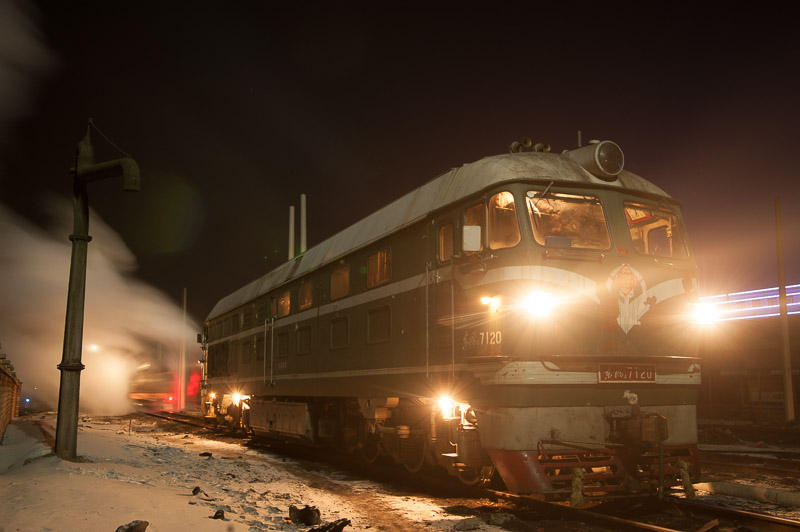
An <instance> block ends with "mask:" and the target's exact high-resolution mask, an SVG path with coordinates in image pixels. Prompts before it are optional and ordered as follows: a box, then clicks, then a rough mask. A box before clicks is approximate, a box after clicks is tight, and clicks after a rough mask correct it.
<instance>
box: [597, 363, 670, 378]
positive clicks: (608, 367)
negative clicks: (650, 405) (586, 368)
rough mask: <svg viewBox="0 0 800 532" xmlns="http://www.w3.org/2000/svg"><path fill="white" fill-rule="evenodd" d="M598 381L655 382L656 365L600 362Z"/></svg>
mask: <svg viewBox="0 0 800 532" xmlns="http://www.w3.org/2000/svg"><path fill="white" fill-rule="evenodd" d="M597 381H598V382H656V367H655V366H645V365H626V364H600V366H599V367H598V369H597Z"/></svg>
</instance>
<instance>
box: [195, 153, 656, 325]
mask: <svg viewBox="0 0 800 532" xmlns="http://www.w3.org/2000/svg"><path fill="white" fill-rule="evenodd" d="M524 180H537V181H554V182H555V183H572V184H586V185H589V186H603V187H605V188H612V189H619V190H626V191H631V192H640V193H641V192H643V193H646V194H650V195H655V196H661V197H663V198H670V196H669V195H668V194H667V193H666V192H664V191H663V190H661V188H659V187H657V186H656V185H654V184H653V183H651V182H649V181H647V180H646V179H644V178H643V177H640V176H638V175H636V174H633V173H631V172H628V171H626V170H623V171H622V172H621V173H620V174H619V176H617V179H616V180H615V181H611V182H609V181H603V180H601V179H598V178H597V177H595V176H594V175H592V174H590V173H589V172H588V171H586V170H585V169H584V168H583V167H581V166H580V165H579V164H577V163H576V162H574V161H573V160H572V159H570V158H569V157H567V156H566V155H564V154H553V153H541V152H523V153H511V154H504V155H494V156H490V157H484V158H483V159H480V160H478V161H475V162H472V163H467V164H464V165H462V166H459V167H457V168H453V169H452V170H450V171H448V172H446V173H444V174H442V175H440V176H439V177H437V178H435V179H433V180H431V181H429V182H428V183H425V184H424V185H422V186H421V187H419V188H416V189H414V190H412V191H411V192H409V193H408V194H406V195H404V196H402V197H400V198H398V199H396V200H395V201H393V202H392V203H390V204H388V205H386V206H385V207H383V208H381V209H378V210H377V211H375V212H373V213H372V214H370V215H369V216H367V217H366V218H364V219H362V220H360V221H358V222H356V223H354V224H353V225H351V226H350V227H348V228H346V229H343V230H342V231H340V232H338V233H336V234H335V235H333V236H331V237H330V238H328V239H327V240H324V241H322V242H320V243H319V244H317V245H316V246H314V247H312V248H310V249H308V250H307V251H306V252H305V253H304V254H302V255H301V256H299V257H297V258H295V259H293V260H291V261H288V262H286V263H284V264H282V265H281V266H278V267H277V268H275V269H274V270H272V271H271V272H269V273H267V274H266V275H263V276H262V277H259V278H258V279H256V280H255V281H252V282H250V283H248V284H247V285H245V286H243V287H242V288H240V289H238V290H236V291H235V292H233V293H231V294H229V295H227V296H225V297H223V298H222V299H220V300H219V301H218V302H217V304H216V305H214V308H213V309H212V310H211V312H210V313H209V315H208V318H207V319H213V318H216V317H218V316H220V315H222V314H224V313H226V312H229V311H231V310H233V309H235V308H237V307H239V306H241V305H244V304H245V303H247V302H248V301H251V300H253V299H255V298H257V297H259V296H262V295H264V294H266V293H267V292H269V291H270V290H272V289H273V288H275V287H276V286H279V285H281V284H283V283H285V282H287V281H290V280H292V279H296V278H298V277H302V276H303V275H306V274H308V273H310V272H311V271H313V270H315V269H317V268H319V267H320V266H323V265H325V264H329V263H331V262H333V261H335V260H337V259H339V258H341V257H343V256H345V255H347V254H348V253H350V252H352V251H354V250H356V249H358V248H360V247H363V246H365V245H368V244H370V243H372V242H375V241H376V240H379V239H381V238H383V237H384V236H386V235H388V234H390V233H392V232H394V231H397V230H398V229H401V228H403V227H406V226H408V225H410V224H413V223H414V222H417V221H419V220H422V219H423V218H425V216H427V215H428V214H429V213H431V212H433V211H436V210H438V209H440V208H442V207H445V206H447V205H449V204H451V203H454V202H456V201H458V200H460V199H462V198H466V197H467V196H470V195H472V194H475V193H478V192H480V191H481V190H483V189H485V188H489V187H492V186H494V185H497V184H500V183H505V182H513V181H524Z"/></svg>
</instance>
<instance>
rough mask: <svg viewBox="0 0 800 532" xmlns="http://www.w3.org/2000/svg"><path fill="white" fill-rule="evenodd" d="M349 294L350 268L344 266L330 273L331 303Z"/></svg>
mask: <svg viewBox="0 0 800 532" xmlns="http://www.w3.org/2000/svg"><path fill="white" fill-rule="evenodd" d="M349 293H350V266H349V265H347V264H345V265H343V266H340V267H338V268H336V269H335V270H333V271H332V272H331V301H333V300H334V299H341V298H343V297H344V296H346V295H347V294H349Z"/></svg>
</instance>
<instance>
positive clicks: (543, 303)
mask: <svg viewBox="0 0 800 532" xmlns="http://www.w3.org/2000/svg"><path fill="white" fill-rule="evenodd" d="M557 306H558V299H557V298H556V297H555V296H554V295H553V294H549V293H547V292H540V291H538V290H537V291H535V292H531V293H530V294H528V295H527V296H526V297H525V298H524V299H523V300H522V303H521V304H520V308H522V309H523V310H525V312H527V313H528V315H530V316H531V317H533V318H546V317H548V316H549V315H550V314H552V313H553V310H555V308H556V307H557Z"/></svg>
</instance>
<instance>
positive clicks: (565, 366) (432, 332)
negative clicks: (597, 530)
mask: <svg viewBox="0 0 800 532" xmlns="http://www.w3.org/2000/svg"><path fill="white" fill-rule="evenodd" d="M525 148H526V146H525V145H522V144H519V143H515V144H514V145H512V150H511V153H508V154H503V155H496V156H490V157H486V158H483V159H480V160H478V161H476V162H472V163H468V164H464V165H462V166H459V167H457V168H453V169H452V170H450V171H448V172H446V173H445V174H443V175H441V176H439V177H437V178H435V179H433V180H432V181H429V182H428V183H426V184H425V185H423V186H421V187H419V188H417V189H415V190H413V191H411V192H409V193H408V194H406V195H405V196H403V197H401V198H399V199H397V200H396V201H394V202H393V203H390V204H389V205H387V206H385V207H383V208H381V209H379V210H378V211H376V212H374V213H373V214H371V215H369V216H367V217H366V218H364V219H363V220H361V221H359V222H357V223H355V224H353V225H352V226H350V227H348V228H346V229H344V230H342V231H341V232H339V233H337V234H335V235H334V236H332V237H330V238H329V239H327V240H325V241H324V242H321V243H320V244H318V245H316V246H314V247H311V248H310V249H308V250H307V251H305V252H303V253H302V254H300V255H299V256H297V257H296V258H294V259H292V260H289V261H288V262H286V263H285V264H283V265H281V266H280V267H278V268H276V269H275V270H273V271H271V272H269V273H267V274H266V275H264V276H263V277H261V278H259V279H256V280H255V281H253V282H251V283H249V284H248V285H246V286H244V287H242V288H240V289H239V290H236V291H235V292H233V293H232V294H229V295H227V296H225V297H223V298H222V299H221V300H219V302H218V303H217V304H216V305H215V306H214V308H213V309H212V311H211V312H210V314H209V315H208V318H207V320H206V322H205V326H204V332H203V333H202V335H201V339H202V342H203V353H204V354H203V360H202V362H203V368H204V374H203V380H202V397H203V412H204V414H205V415H206V416H207V417H209V418H216V419H217V420H218V421H219V422H224V423H230V424H232V425H234V426H235V427H238V428H241V429H244V430H246V431H249V432H251V433H253V434H255V435H262V436H271V437H278V438H284V439H297V440H302V441H306V442H309V443H313V444H315V445H323V446H330V447H334V448H337V449H343V450H347V451H350V452H356V453H360V454H361V455H362V456H363V457H364V459H365V460H367V461H372V460H375V459H377V458H378V457H379V456H381V455H388V456H390V457H392V458H393V459H394V460H396V461H397V462H398V463H399V464H401V465H402V466H403V467H405V468H406V469H408V470H410V471H417V470H419V469H420V468H421V467H423V466H424V465H425V464H431V465H439V466H442V467H444V468H446V469H447V470H448V471H449V472H450V473H451V474H453V475H455V476H457V477H458V478H459V479H461V481H462V482H465V483H467V484H477V483H483V482H487V481H489V480H490V479H491V478H492V477H493V476H494V475H496V474H499V477H500V478H501V479H502V481H503V482H504V483H505V485H506V487H507V488H508V489H510V490H512V491H514V492H518V493H531V494H539V495H541V496H543V497H546V498H553V499H559V498H571V500H572V501H573V502H574V503H576V502H577V503H579V502H580V501H581V500H582V497H596V498H603V497H610V496H614V495H622V494H633V493H650V492H653V491H654V490H656V489H658V488H659V487H660V486H666V485H671V484H675V483H679V482H683V483H684V485H687V487H688V484H689V483H690V482H691V480H692V479H693V478H695V477H696V476H697V475H698V474H699V469H698V462H697V451H696V444H697V428H696V408H695V407H696V403H697V398H698V390H699V385H700V360H699V359H698V357H697V346H696V345H695V344H696V342H695V340H694V338H695V337H696V335H695V334H694V330H693V320H692V314H693V305H694V304H695V302H696V300H697V273H696V266H695V261H694V258H693V255H692V252H691V250H690V248H689V245H688V241H687V237H686V232H685V229H684V223H683V217H682V213H681V206H680V204H679V203H678V202H677V201H676V200H674V199H673V198H672V197H670V196H669V195H668V194H667V193H666V192H664V191H663V190H662V189H661V188H659V187H658V186H656V185H655V184H653V183H651V182H649V181H647V180H645V179H644V178H642V177H639V176H638V175H635V174H633V173H631V172H629V171H627V170H624V169H623V163H624V156H623V153H622V150H621V149H620V147H619V146H618V145H617V144H615V143H614V142H611V141H602V142H597V141H593V142H591V143H590V144H588V145H585V146H582V147H578V148H576V149H572V150H565V151H564V152H562V153H551V152H550V151H549V148H547V147H546V146H542V145H540V144H537V145H535V146H530V147H529V149H527V150H526V149H525Z"/></svg>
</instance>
